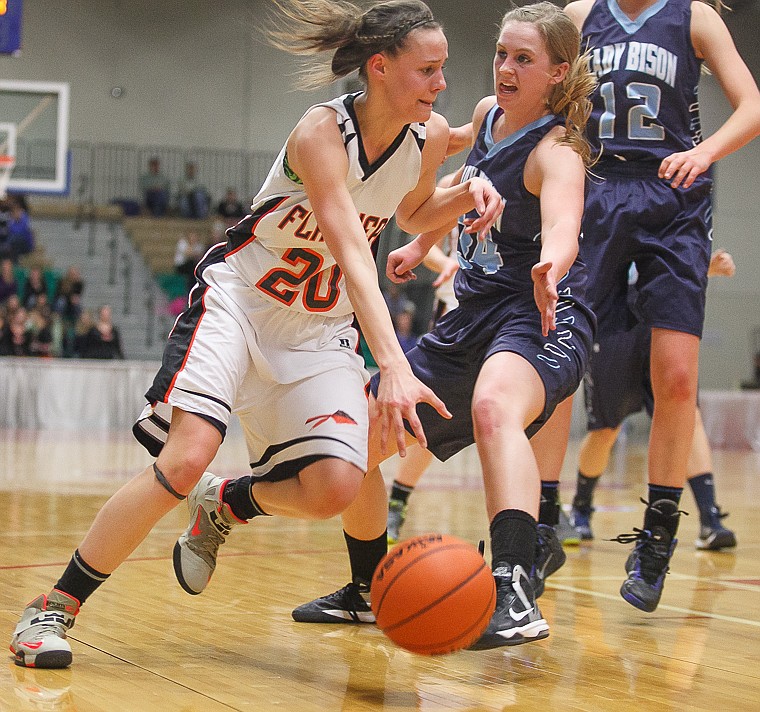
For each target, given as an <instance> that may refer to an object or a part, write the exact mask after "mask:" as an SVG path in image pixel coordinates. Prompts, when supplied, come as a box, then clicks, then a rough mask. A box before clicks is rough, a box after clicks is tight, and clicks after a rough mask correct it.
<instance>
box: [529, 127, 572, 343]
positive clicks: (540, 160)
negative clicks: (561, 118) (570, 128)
mask: <svg viewBox="0 0 760 712" xmlns="http://www.w3.org/2000/svg"><path fill="white" fill-rule="evenodd" d="M563 131H564V129H562V128H560V127H557V128H556V129H554V130H552V132H550V133H549V134H547V135H546V136H545V137H544V138H543V139H542V140H541V141H540V142H539V143H538V145H537V146H536V148H535V149H533V151H532V152H531V154H530V156H529V158H528V161H527V162H526V164H525V172H524V181H525V187H526V188H527V189H528V190H529V191H530V192H531V193H533V194H534V195H537V196H538V197H539V200H540V205H541V258H540V260H539V262H538V263H537V264H535V265H534V266H533V269H532V270H531V278H532V279H533V296H534V298H535V300H536V306H537V307H538V310H539V311H540V312H541V328H542V332H543V334H544V336H547V335H548V334H549V331H550V330H553V329H556V308H557V302H558V299H559V297H558V294H557V283H558V282H559V280H560V279H562V277H563V276H564V275H565V274H566V273H567V271H568V270H569V269H570V267H571V266H572V264H573V262H574V261H575V258H576V257H577V256H578V238H579V235H580V231H581V217H582V216H583V200H584V183H585V175H586V174H585V168H584V165H583V160H582V159H581V157H580V156H579V155H578V154H577V153H576V152H575V151H574V150H573V149H572V148H571V147H570V146H567V145H565V144H560V143H558V142H557V138H558V137H559V136H561V135H562V132H563Z"/></svg>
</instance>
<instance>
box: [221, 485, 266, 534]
mask: <svg viewBox="0 0 760 712" xmlns="http://www.w3.org/2000/svg"><path fill="white" fill-rule="evenodd" d="M252 480H253V478H252V477H251V476H250V475H245V476H244V477H239V478H238V479H236V480H228V481H227V484H226V485H225V486H224V489H223V490H222V502H224V503H225V504H228V505H229V506H230V509H231V510H232V513H233V514H234V515H235V516H236V517H237V518H238V519H242V520H243V521H246V522H247V521H248V520H249V519H253V518H254V517H259V516H262V515H263V516H265V517H268V516H269V515H268V514H267V513H266V512H265V511H264V510H263V509H262V508H261V507H260V506H259V503H258V502H257V501H256V499H255V498H254V496H253V490H252V489H251V487H252Z"/></svg>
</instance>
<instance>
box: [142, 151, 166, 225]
mask: <svg viewBox="0 0 760 712" xmlns="http://www.w3.org/2000/svg"><path fill="white" fill-rule="evenodd" d="M169 189H170V183H169V179H168V178H167V177H166V176H165V175H164V174H163V173H162V172H161V161H160V160H159V159H158V157H156V156H153V158H151V159H150V160H149V161H148V172H147V173H143V174H142V175H141V176H140V191H141V193H142V196H143V200H144V201H145V207H146V209H147V210H148V212H149V213H150V214H151V215H152V216H153V217H156V218H160V217H162V216H164V215H166V211H167V210H168V208H169V195H170V192H169Z"/></svg>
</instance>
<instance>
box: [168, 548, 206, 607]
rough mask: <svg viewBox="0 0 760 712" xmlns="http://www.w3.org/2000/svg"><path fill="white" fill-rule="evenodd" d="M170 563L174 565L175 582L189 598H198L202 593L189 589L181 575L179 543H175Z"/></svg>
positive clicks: (180, 549)
mask: <svg viewBox="0 0 760 712" xmlns="http://www.w3.org/2000/svg"><path fill="white" fill-rule="evenodd" d="M172 562H173V564H174V575H175V576H176V577H177V582H178V583H179V585H180V586H182V590H183V591H185V592H187V593H189V594H190V595H191V596H198V595H199V594H201V593H203V591H194V590H193V589H192V588H190V585H189V584H188V583H187V581H185V577H184V576H183V575H182V547H181V546H180V545H179V542H175V544H174V551H173V552H172Z"/></svg>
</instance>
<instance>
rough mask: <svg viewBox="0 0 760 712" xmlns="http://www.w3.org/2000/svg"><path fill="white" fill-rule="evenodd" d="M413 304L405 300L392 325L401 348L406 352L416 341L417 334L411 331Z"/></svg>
mask: <svg viewBox="0 0 760 712" xmlns="http://www.w3.org/2000/svg"><path fill="white" fill-rule="evenodd" d="M414 312H415V306H414V304H412V302H409V301H408V302H406V304H405V305H404V307H403V308H402V310H401V311H400V312H399V313H398V314H396V318H395V319H394V322H393V325H394V327H395V329H396V336H397V337H398V342H399V343H400V344H401V348H402V350H403V351H404V353H406V352H407V351H409V349H411V348H412V347H413V346H415V345H416V343H417V335H416V334H415V333H414V332H413V331H412V323H413V322H414Z"/></svg>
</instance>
